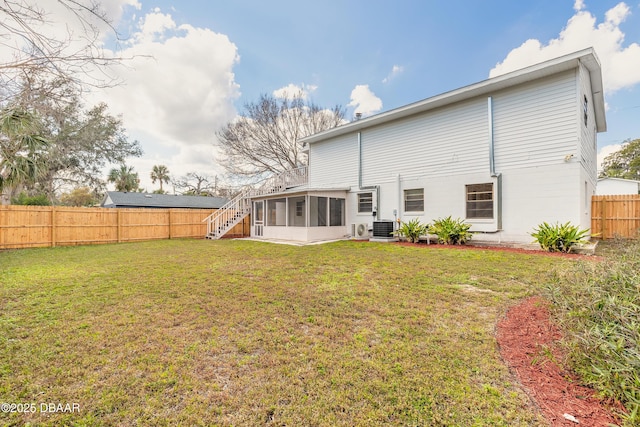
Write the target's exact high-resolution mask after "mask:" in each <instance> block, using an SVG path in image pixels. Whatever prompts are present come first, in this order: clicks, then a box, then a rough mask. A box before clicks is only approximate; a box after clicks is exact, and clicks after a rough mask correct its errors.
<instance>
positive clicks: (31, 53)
mask: <svg viewBox="0 0 640 427" xmlns="http://www.w3.org/2000/svg"><path fill="white" fill-rule="evenodd" d="M43 5H46V6H43ZM54 10H57V11H58V12H62V13H64V14H66V15H68V16H69V18H68V19H69V20H68V22H56V21H55V20H54V14H53V11H54ZM105 31H107V32H110V33H111V34H112V35H113V36H114V37H115V39H116V40H119V35H118V33H117V31H116V30H115V28H114V27H113V26H112V24H111V22H110V21H109V19H108V17H107V16H106V14H105V12H104V10H103V9H102V8H101V7H100V4H99V2H98V1H95V0H50V1H48V2H38V1H34V0H4V1H1V2H0V51H2V52H3V53H4V57H3V58H2V62H1V63H0V84H1V85H2V91H3V93H2V98H3V99H7V98H8V97H10V95H11V89H12V88H13V87H14V85H15V84H18V82H17V81H18V79H19V80H20V82H19V84H20V85H23V84H24V80H25V79H28V78H29V76H30V75H33V74H38V75H42V74H43V73H42V72H43V71H45V72H46V73H47V74H48V75H50V76H51V77H52V78H58V79H60V78H62V79H63V80H69V79H70V80H72V81H74V82H77V83H80V82H82V83H83V84H91V85H94V86H109V85H112V84H114V83H115V79H114V78H113V76H111V75H109V73H108V70H107V65H109V64H113V63H117V62H121V61H122V59H124V58H122V57H118V56H117V55H115V56H114V55H113V54H112V53H109V52H107V51H105V50H104V49H103V45H102V36H103V34H104V32H105Z"/></svg>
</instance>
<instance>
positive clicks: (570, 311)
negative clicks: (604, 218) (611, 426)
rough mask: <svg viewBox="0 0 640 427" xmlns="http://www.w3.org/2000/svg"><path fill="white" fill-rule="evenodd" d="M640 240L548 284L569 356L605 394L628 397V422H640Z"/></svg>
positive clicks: (622, 399) (621, 398)
mask: <svg viewBox="0 0 640 427" xmlns="http://www.w3.org/2000/svg"><path fill="white" fill-rule="evenodd" d="M639 271H640V242H635V243H632V244H629V243H627V244H625V246H624V247H622V248H620V249H619V250H618V252H617V253H616V254H615V255H612V256H611V259H608V260H606V261H602V262H593V261H588V262H586V261H585V262H583V263H579V264H577V265H575V266H574V268H572V269H571V270H567V271H563V272H559V273H557V274H556V277H555V280H553V282H552V284H551V285H549V286H548V298H549V299H550V300H551V301H552V302H553V307H554V314H555V316H556V318H557V321H558V323H559V324H560V325H561V326H562V328H563V330H564V331H565V344H566V345H567V348H568V362H569V363H570V364H571V366H572V368H573V370H574V371H575V372H576V373H578V374H579V375H580V376H581V378H582V380H583V381H584V382H585V383H586V384H588V385H591V386H592V387H594V388H595V389H596V390H598V391H599V393H600V394H601V395H602V396H603V397H605V398H613V399H616V400H618V401H620V402H622V403H623V404H624V405H625V407H626V409H627V414H622V417H623V419H624V421H625V426H637V425H640V298H639V295H640V275H639V274H638V272H639Z"/></svg>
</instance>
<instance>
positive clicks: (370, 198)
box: [357, 192, 373, 214]
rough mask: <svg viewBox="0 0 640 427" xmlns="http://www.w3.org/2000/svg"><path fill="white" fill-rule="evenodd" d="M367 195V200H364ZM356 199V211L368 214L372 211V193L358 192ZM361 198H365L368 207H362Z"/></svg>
mask: <svg viewBox="0 0 640 427" xmlns="http://www.w3.org/2000/svg"><path fill="white" fill-rule="evenodd" d="M367 197H368V199H369V202H367V201H366V198H367ZM357 199H358V200H357V201H358V213H367V214H370V213H372V212H373V193H371V192H369V193H358V196H357ZM362 199H365V202H364V204H365V206H366V205H368V207H369V208H368V209H362V205H363V201H362Z"/></svg>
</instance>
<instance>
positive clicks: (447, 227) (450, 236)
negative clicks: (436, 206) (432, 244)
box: [429, 216, 472, 245]
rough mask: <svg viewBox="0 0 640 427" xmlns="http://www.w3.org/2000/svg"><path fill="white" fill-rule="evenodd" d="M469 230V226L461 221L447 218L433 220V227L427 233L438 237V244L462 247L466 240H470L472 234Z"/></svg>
mask: <svg viewBox="0 0 640 427" xmlns="http://www.w3.org/2000/svg"><path fill="white" fill-rule="evenodd" d="M469 228H471V224H465V223H464V221H463V220H462V219H459V218H455V219H453V218H451V216H448V217H446V218H441V219H437V220H435V221H434V222H433V225H431V226H430V227H429V233H432V234H435V235H436V236H438V242H440V243H445V244H447V245H463V244H465V243H466V242H467V240H470V239H471V236H472V234H471V232H470V231H469Z"/></svg>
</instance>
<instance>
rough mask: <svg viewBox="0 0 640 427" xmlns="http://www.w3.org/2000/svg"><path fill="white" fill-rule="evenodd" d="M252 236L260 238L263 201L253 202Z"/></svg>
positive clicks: (262, 220) (262, 224)
mask: <svg viewBox="0 0 640 427" xmlns="http://www.w3.org/2000/svg"><path fill="white" fill-rule="evenodd" d="M253 218H254V220H253V235H254V236H256V237H261V236H262V227H263V226H264V201H263V200H260V201H257V202H253Z"/></svg>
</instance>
